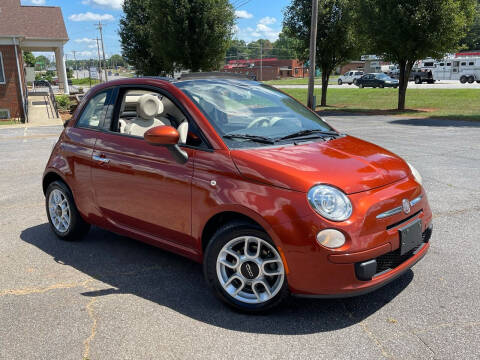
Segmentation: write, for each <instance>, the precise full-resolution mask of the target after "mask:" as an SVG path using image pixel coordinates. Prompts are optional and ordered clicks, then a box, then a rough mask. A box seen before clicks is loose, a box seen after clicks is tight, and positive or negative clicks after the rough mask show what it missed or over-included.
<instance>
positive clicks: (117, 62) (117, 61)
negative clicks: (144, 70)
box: [107, 54, 125, 68]
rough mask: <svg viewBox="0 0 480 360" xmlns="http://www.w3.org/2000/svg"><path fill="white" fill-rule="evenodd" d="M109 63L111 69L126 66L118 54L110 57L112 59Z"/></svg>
mask: <svg viewBox="0 0 480 360" xmlns="http://www.w3.org/2000/svg"><path fill="white" fill-rule="evenodd" d="M107 61H108V66H109V67H110V68H114V67H115V66H125V59H124V58H123V57H122V56H121V55H118V54H115V55H112V56H110V59H108V60H107Z"/></svg>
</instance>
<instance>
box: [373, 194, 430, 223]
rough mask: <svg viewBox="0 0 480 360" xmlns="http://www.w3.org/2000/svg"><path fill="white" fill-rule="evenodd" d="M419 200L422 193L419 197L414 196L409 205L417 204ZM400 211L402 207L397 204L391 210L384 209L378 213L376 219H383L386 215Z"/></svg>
mask: <svg viewBox="0 0 480 360" xmlns="http://www.w3.org/2000/svg"><path fill="white" fill-rule="evenodd" d="M420 200H422V195H420V196H419V197H416V198H415V199H413V200H412V201H410V206H412V207H413V206H415V205H417V204H418V203H419V202H420ZM401 212H402V207H401V206H399V207H396V208H393V209H391V210H388V211H385V212H383V213H381V214H378V215H377V219H384V218H386V217H389V216H392V215H396V214H398V213H401Z"/></svg>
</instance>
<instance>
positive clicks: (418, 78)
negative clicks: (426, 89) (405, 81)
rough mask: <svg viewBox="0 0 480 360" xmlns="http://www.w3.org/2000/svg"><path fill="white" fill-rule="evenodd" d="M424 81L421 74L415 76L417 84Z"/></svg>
mask: <svg viewBox="0 0 480 360" xmlns="http://www.w3.org/2000/svg"><path fill="white" fill-rule="evenodd" d="M421 83H422V79H420V77H419V76H416V77H415V84H421Z"/></svg>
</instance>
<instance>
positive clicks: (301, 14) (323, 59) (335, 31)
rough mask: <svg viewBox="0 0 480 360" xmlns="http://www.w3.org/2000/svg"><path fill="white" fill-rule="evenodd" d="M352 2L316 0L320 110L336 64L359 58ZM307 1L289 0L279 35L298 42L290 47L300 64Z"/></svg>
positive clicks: (304, 46) (308, 19) (303, 52)
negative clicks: (320, 93) (320, 72)
mask: <svg viewBox="0 0 480 360" xmlns="http://www.w3.org/2000/svg"><path fill="white" fill-rule="evenodd" d="M352 5H353V0H319V3H318V27H317V48H316V57H317V65H318V66H319V67H320V69H321V70H322V99H321V103H320V105H321V106H326V105H327V91H328V81H329V79H330V74H331V73H332V72H333V70H334V69H335V68H336V67H337V66H338V65H340V64H342V63H345V62H347V61H348V60H351V59H353V58H356V57H357V56H358V55H359V51H360V46H359V42H358V39H357V37H356V36H355V27H354V23H355V21H354V20H355V19H354V7H353V6H352ZM311 18H312V1H311V0H292V1H291V3H290V5H289V6H287V8H286V9H285V11H284V19H283V32H284V33H285V34H286V35H287V36H289V37H292V38H296V39H297V40H298V41H297V42H296V43H293V44H294V45H295V47H296V52H297V54H299V55H300V57H301V58H302V59H303V60H306V58H307V57H308V49H309V43H310V24H311Z"/></svg>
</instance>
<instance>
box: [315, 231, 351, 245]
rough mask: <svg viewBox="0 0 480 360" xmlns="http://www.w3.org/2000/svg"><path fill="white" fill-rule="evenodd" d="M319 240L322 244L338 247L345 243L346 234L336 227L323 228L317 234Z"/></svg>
mask: <svg viewBox="0 0 480 360" xmlns="http://www.w3.org/2000/svg"><path fill="white" fill-rule="evenodd" d="M317 241H318V243H319V244H320V245H322V246H325V247H327V248H330V249H336V248H339V247H341V246H343V244H345V235H343V234H342V233H341V232H340V231H338V230H335V229H327V230H322V231H320V232H319V233H318V234H317Z"/></svg>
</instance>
